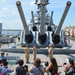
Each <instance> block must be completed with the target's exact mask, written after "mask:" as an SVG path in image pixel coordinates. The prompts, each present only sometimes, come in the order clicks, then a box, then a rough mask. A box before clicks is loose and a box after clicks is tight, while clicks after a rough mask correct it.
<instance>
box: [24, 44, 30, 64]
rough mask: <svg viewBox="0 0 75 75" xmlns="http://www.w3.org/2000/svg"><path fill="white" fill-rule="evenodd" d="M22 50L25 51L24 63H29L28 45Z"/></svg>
mask: <svg viewBox="0 0 75 75" xmlns="http://www.w3.org/2000/svg"><path fill="white" fill-rule="evenodd" d="M24 50H25V58H26V63H29V53H30V51H29V48H28V44H26V46H25V49H24Z"/></svg>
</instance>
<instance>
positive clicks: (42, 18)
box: [38, 2, 47, 44]
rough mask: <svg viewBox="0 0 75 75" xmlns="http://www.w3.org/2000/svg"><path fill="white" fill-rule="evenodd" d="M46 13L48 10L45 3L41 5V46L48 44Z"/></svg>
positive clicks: (39, 39)
mask: <svg viewBox="0 0 75 75" xmlns="http://www.w3.org/2000/svg"><path fill="white" fill-rule="evenodd" d="M45 13H46V8H45V2H42V3H41V26H40V33H39V38H38V41H39V43H40V44H44V43H45V42H46V38H47V36H46V33H45V30H44V29H45V28H44V25H45Z"/></svg>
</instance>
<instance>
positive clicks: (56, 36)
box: [52, 1, 71, 44]
mask: <svg viewBox="0 0 75 75" xmlns="http://www.w3.org/2000/svg"><path fill="white" fill-rule="evenodd" d="M70 5H71V2H70V1H68V2H67V3H66V8H65V10H64V13H63V15H62V17H61V20H60V22H59V25H58V27H57V29H56V31H55V32H54V33H53V35H52V41H53V43H54V44H58V43H59V42H60V31H61V28H62V25H63V22H64V20H65V18H66V15H67V13H68V10H69V8H70Z"/></svg>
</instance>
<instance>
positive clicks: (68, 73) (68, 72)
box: [62, 58, 75, 75]
mask: <svg viewBox="0 0 75 75" xmlns="http://www.w3.org/2000/svg"><path fill="white" fill-rule="evenodd" d="M62 68H63V71H64V72H65V75H73V73H75V68H74V60H73V59H72V58H69V63H66V64H65V63H63V64H62Z"/></svg>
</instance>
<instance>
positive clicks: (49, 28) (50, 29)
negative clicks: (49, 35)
mask: <svg viewBox="0 0 75 75" xmlns="http://www.w3.org/2000/svg"><path fill="white" fill-rule="evenodd" d="M52 17H53V11H52V12H51V17H50V23H49V26H48V28H47V30H48V31H52V28H51V24H52Z"/></svg>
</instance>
